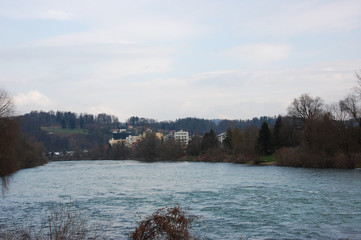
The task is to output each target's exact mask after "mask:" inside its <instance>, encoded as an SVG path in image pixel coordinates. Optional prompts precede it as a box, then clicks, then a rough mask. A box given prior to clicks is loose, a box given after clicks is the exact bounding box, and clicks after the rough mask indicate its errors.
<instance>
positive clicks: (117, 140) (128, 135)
mask: <svg viewBox="0 0 361 240" xmlns="http://www.w3.org/2000/svg"><path fill="white" fill-rule="evenodd" d="M111 131H112V134H113V136H112V138H111V139H109V145H110V146H114V145H115V144H121V145H123V146H126V147H128V148H135V147H136V146H137V144H138V143H139V142H140V141H141V140H142V139H144V138H145V137H146V136H147V134H149V133H154V134H155V136H156V138H158V139H159V140H161V141H169V140H174V141H178V142H179V143H181V144H182V146H184V147H186V146H187V145H188V143H189V142H190V140H191V138H190V135H189V132H188V131H183V130H180V131H175V130H171V131H161V132H159V131H156V132H153V130H152V129H151V128H147V129H146V130H144V131H143V133H141V134H135V133H136V132H137V131H136V130H135V129H134V128H133V126H132V125H128V126H127V127H123V128H118V129H112V130H111ZM225 137H226V133H225V132H224V133H221V134H218V135H217V139H218V141H219V142H220V143H222V142H223V140H224V139H225Z"/></svg>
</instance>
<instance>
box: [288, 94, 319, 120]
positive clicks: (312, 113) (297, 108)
mask: <svg viewBox="0 0 361 240" xmlns="http://www.w3.org/2000/svg"><path fill="white" fill-rule="evenodd" d="M323 113H324V104H323V101H322V99H321V98H320V97H316V98H312V97H310V96H309V95H308V94H302V95H301V96H300V97H299V98H297V99H296V98H295V99H294V100H293V102H292V103H291V105H290V106H289V107H288V115H289V116H291V117H296V118H299V119H301V120H302V121H304V122H305V121H306V120H313V119H317V118H319V117H320V116H321V115H322V114H323Z"/></svg>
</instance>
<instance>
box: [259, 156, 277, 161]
mask: <svg viewBox="0 0 361 240" xmlns="http://www.w3.org/2000/svg"><path fill="white" fill-rule="evenodd" d="M276 161H277V159H276V158H275V157H274V156H272V155H269V156H261V162H264V163H270V162H276Z"/></svg>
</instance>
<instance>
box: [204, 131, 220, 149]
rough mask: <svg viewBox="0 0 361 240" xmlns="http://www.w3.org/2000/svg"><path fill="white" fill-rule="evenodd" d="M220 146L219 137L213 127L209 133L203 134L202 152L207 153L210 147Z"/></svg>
mask: <svg viewBox="0 0 361 240" xmlns="http://www.w3.org/2000/svg"><path fill="white" fill-rule="evenodd" d="M217 146H218V139H217V137H216V133H215V132H214V131H213V129H211V131H210V132H209V133H205V134H204V136H203V140H202V144H201V148H202V152H203V153H205V152H207V151H208V150H209V149H212V148H215V147H217Z"/></svg>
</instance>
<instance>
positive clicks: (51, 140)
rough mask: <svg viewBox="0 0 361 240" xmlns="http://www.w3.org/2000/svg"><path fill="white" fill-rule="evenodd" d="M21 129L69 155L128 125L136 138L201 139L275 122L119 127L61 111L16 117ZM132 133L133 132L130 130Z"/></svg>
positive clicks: (136, 122)
mask: <svg viewBox="0 0 361 240" xmlns="http://www.w3.org/2000/svg"><path fill="white" fill-rule="evenodd" d="M17 120H18V122H19V123H20V125H21V129H22V131H23V132H24V133H26V134H27V135H29V136H31V137H33V138H34V139H35V140H36V141H38V142H41V143H42V144H43V145H44V147H45V149H46V151H49V152H51V151H69V150H75V149H82V150H84V149H91V148H93V147H96V146H98V145H100V144H107V143H108V140H109V138H111V129H115V128H119V127H125V126H128V125H132V126H133V128H134V129H136V130H137V131H138V132H137V134H139V131H143V130H144V129H146V128H151V129H153V130H154V131H170V130H184V131H188V132H189V133H190V135H191V136H193V135H195V134H197V135H204V134H205V133H206V132H209V131H210V130H211V129H213V130H214V131H215V132H216V133H222V132H225V131H227V129H228V128H241V129H245V128H247V127H249V126H257V127H258V128H260V126H261V125H262V123H263V122H264V121H266V122H267V123H268V124H269V125H270V126H273V125H274V122H275V120H276V119H275V118H272V117H261V118H253V119H252V120H221V119H213V120H207V119H200V118H182V119H177V120H175V121H161V122H158V121H155V120H154V119H147V118H141V117H134V116H133V117H130V118H129V119H128V120H127V122H125V123H121V122H119V121H118V118H117V117H115V116H112V115H108V114H98V115H92V114H84V113H81V114H77V113H73V112H61V111H56V112H55V111H49V112H42V111H32V112H30V113H28V114H24V115H21V116H18V117H17ZM134 131H135V130H134Z"/></svg>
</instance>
